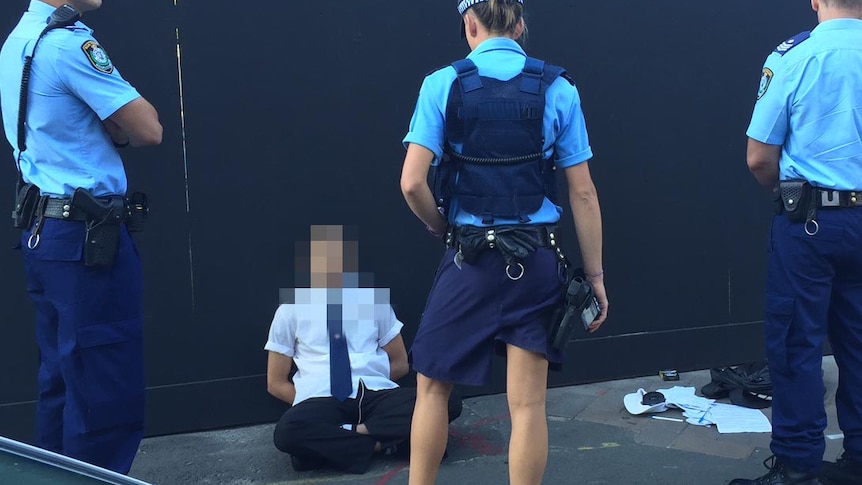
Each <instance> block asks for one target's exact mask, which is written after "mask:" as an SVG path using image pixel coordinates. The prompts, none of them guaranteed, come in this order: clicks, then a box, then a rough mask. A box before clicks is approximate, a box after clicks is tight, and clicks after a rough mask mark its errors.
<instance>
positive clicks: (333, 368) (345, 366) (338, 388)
mask: <svg viewBox="0 0 862 485" xmlns="http://www.w3.org/2000/svg"><path fill="white" fill-rule="evenodd" d="M326 328H327V330H328V331H329V386H330V389H331V390H332V397H334V398H335V399H338V400H339V401H344V400H345V399H347V398H348V397H350V394H351V393H352V392H353V378H352V377H351V376H350V355H349V354H348V353H347V339H345V338H344V331H343V329H342V325H341V305H326Z"/></svg>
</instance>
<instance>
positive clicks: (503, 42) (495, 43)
mask: <svg viewBox="0 0 862 485" xmlns="http://www.w3.org/2000/svg"><path fill="white" fill-rule="evenodd" d="M499 50H506V51H512V52H517V53H518V54H521V55H522V56H526V55H527V54H526V53H525V52H524V49H522V48H521V45H520V44H518V43H517V42H515V41H514V40H512V39H510V38H508V37H491V38H490V39H487V40H486V41H484V42H482V43H481V44H479V45H478V46H477V47H476V48H475V49H473V52H471V53H470V54H469V55H468V56H467V58H468V59H472V58H475V57H476V56H478V55H480V54H484V53H486V52H490V51H499Z"/></svg>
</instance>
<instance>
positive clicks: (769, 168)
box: [750, 163, 779, 189]
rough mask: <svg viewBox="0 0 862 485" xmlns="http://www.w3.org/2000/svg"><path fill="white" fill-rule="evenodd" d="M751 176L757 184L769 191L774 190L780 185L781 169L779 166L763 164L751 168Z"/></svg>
mask: <svg viewBox="0 0 862 485" xmlns="http://www.w3.org/2000/svg"><path fill="white" fill-rule="evenodd" d="M750 170H751V174H752V175H754V178H755V179H756V180H757V183H759V184H760V185H762V186H763V187H765V188H767V189H773V188H775V186H776V185H778V176H779V169H778V164H777V163H776V164H761V165H755V166H752V167H750Z"/></svg>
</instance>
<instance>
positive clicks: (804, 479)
mask: <svg viewBox="0 0 862 485" xmlns="http://www.w3.org/2000/svg"><path fill="white" fill-rule="evenodd" d="M763 466H765V467H766V468H768V469H769V472H768V473H767V474H766V475H763V476H761V477H758V478H755V479H753V480H747V479H745V478H737V479H736V480H733V481H731V482H730V485H823V483H822V482H820V481H819V480H818V479H817V475H809V474H805V473H802V472H798V471H796V470H793V469H792V468H788V467H787V465H785V464H784V463H782V462H781V460H779V459H777V458H776V457H775V456H770V457H769V458H767V459H766V460H764V461H763Z"/></svg>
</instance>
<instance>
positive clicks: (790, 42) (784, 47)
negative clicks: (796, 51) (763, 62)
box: [772, 31, 811, 56]
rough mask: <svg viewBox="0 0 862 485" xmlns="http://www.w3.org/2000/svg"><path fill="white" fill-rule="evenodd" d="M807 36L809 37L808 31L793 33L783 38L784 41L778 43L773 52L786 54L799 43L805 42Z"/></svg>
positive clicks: (781, 54)
mask: <svg viewBox="0 0 862 485" xmlns="http://www.w3.org/2000/svg"><path fill="white" fill-rule="evenodd" d="M809 37H811V32H810V31H805V32H801V33H799V34H796V35H794V36H793V37H791V38H789V39H787V40H785V41H784V42H782V43H780V44H778V47H776V48H775V50H774V51H772V52H774V53H776V54H778V55H780V56H783V55H784V54H787V52H788V51H790V49H793V48H794V47H796V46H798V45H799V44H801V43H803V42H805V41H806V40H807V39H808V38H809Z"/></svg>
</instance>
